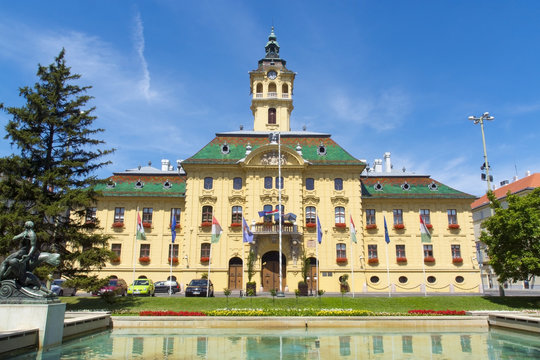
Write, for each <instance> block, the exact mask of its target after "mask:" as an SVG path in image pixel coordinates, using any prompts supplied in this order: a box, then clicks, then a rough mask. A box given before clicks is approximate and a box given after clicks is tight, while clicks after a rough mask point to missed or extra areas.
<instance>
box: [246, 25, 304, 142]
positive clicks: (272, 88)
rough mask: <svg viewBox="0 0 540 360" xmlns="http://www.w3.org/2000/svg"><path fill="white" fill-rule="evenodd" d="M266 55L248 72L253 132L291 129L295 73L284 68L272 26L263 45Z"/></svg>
mask: <svg viewBox="0 0 540 360" xmlns="http://www.w3.org/2000/svg"><path fill="white" fill-rule="evenodd" d="M264 49H265V50H266V55H265V57H264V58H262V59H261V60H259V66H258V67H257V70H253V71H250V73H249V80H250V89H251V95H252V100H251V111H252V112H253V116H254V122H253V130H254V131H280V132H284V131H291V124H290V117H291V112H292V110H293V109H294V107H293V103H292V93H293V85H294V77H295V75H296V74H295V73H294V72H292V71H290V70H288V69H287V68H286V67H285V64H286V61H285V60H283V59H282V58H280V56H279V44H278V42H277V38H276V35H275V34H274V27H272V31H271V32H270V36H268V42H267V43H266V46H265V47H264Z"/></svg>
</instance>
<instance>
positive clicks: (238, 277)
mask: <svg viewBox="0 0 540 360" xmlns="http://www.w3.org/2000/svg"><path fill="white" fill-rule="evenodd" d="M229 289H231V290H241V289H242V259H240V258H239V257H233V258H232V259H231V260H229Z"/></svg>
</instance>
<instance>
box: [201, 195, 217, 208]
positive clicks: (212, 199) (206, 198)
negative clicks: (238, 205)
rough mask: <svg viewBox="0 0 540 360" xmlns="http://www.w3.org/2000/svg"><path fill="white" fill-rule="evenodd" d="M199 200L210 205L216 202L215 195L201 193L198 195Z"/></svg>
mask: <svg viewBox="0 0 540 360" xmlns="http://www.w3.org/2000/svg"><path fill="white" fill-rule="evenodd" d="M199 202H200V203H201V204H203V205H212V204H215V203H216V202H217V196H213V195H209V194H206V195H201V196H199Z"/></svg>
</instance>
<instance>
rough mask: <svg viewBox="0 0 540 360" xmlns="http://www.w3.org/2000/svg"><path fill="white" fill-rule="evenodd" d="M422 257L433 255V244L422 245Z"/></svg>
mask: <svg viewBox="0 0 540 360" xmlns="http://www.w3.org/2000/svg"><path fill="white" fill-rule="evenodd" d="M424 257H425V258H427V257H433V245H424Z"/></svg>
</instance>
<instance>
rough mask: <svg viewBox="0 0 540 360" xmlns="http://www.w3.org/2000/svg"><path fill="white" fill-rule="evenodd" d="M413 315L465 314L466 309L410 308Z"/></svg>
mask: <svg viewBox="0 0 540 360" xmlns="http://www.w3.org/2000/svg"><path fill="white" fill-rule="evenodd" d="M408 313H409V314H412V315H465V314H466V312H465V310H409V311H408Z"/></svg>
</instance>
